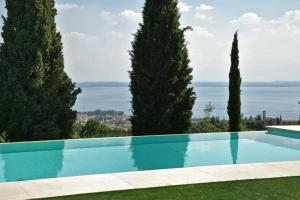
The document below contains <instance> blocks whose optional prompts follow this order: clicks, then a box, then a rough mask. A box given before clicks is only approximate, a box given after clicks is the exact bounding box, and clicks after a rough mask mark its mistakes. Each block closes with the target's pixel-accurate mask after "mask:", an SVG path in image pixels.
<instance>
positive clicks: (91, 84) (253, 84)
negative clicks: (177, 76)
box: [77, 81, 300, 88]
mask: <svg viewBox="0 0 300 200" xmlns="http://www.w3.org/2000/svg"><path fill="white" fill-rule="evenodd" d="M77 85H78V86H79V87H81V88H93V87H128V86H129V83H127V82H80V83H77ZM193 86H194V87H227V86H228V83H227V82H193ZM242 87H300V81H273V82H243V83H242Z"/></svg>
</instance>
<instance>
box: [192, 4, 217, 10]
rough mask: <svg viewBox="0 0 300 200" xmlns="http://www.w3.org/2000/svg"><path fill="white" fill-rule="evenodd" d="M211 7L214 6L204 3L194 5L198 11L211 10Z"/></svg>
mask: <svg viewBox="0 0 300 200" xmlns="http://www.w3.org/2000/svg"><path fill="white" fill-rule="evenodd" d="M213 9H214V7H212V6H210V5H205V4H201V5H200V6H197V7H196V10H198V11H211V10H213Z"/></svg>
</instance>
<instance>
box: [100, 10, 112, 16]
mask: <svg viewBox="0 0 300 200" xmlns="http://www.w3.org/2000/svg"><path fill="white" fill-rule="evenodd" d="M99 15H100V16H101V17H109V16H110V15H111V12H109V11H106V10H103V11H101V12H100V14H99Z"/></svg>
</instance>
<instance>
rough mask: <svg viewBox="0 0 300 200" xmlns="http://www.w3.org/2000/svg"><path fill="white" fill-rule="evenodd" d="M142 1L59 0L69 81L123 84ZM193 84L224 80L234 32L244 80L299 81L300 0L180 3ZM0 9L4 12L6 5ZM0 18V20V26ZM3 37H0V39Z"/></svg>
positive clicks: (1, 2) (0, 0)
mask: <svg viewBox="0 0 300 200" xmlns="http://www.w3.org/2000/svg"><path fill="white" fill-rule="evenodd" d="M143 4H144V0H57V1H56V5H57V9H58V16H57V18H56V21H57V26H58V30H59V31H60V32H61V33H62V35H63V43H64V54H65V66H66V71H67V72H68V74H69V75H70V76H71V77H72V78H73V79H74V80H75V81H128V80H129V78H128V70H130V61H129V56H128V50H130V49H131V45H130V43H131V41H132V40H133V37H132V34H133V33H135V32H136V29H137V27H138V23H139V22H141V20H142V18H141V11H142V7H143ZM179 7H180V11H181V13H182V17H181V24H182V26H186V25H191V26H192V27H193V28H194V31H193V32H189V33H187V34H186V39H187V42H188V49H189V53H190V59H191V66H192V67H193V68H194V72H193V75H194V80H195V81H227V77H228V71H229V67H230V62H229V61H230V57H229V55H230V46H231V42H232V37H233V33H234V31H235V30H236V29H239V34H240V52H241V55H240V57H241V64H240V68H241V73H242V76H243V80H244V81H273V80H295V81H300V78H299V74H300V1H299V0H285V1H274V0H226V1H225V0H179ZM0 12H1V14H4V15H5V9H4V0H0ZM1 24H2V21H0V25H1ZM1 40H2V39H1V38H0V41H1Z"/></svg>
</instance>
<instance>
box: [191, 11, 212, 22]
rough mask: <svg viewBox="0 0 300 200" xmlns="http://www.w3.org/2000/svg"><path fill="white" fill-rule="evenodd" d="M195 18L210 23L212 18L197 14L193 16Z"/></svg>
mask: <svg viewBox="0 0 300 200" xmlns="http://www.w3.org/2000/svg"><path fill="white" fill-rule="evenodd" d="M195 18H197V19H200V20H202V21H211V20H212V19H213V18H212V16H210V15H206V14H203V13H199V12H198V13H196V14H195Z"/></svg>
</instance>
